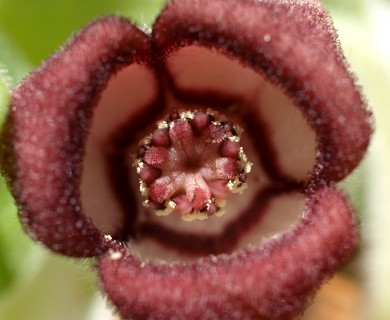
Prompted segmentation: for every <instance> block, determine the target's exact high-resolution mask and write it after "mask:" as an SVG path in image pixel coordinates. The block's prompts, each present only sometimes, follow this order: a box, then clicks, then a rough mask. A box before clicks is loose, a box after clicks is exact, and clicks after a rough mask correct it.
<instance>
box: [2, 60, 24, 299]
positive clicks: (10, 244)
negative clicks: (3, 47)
mask: <svg viewBox="0 0 390 320" xmlns="http://www.w3.org/2000/svg"><path fill="white" fill-rule="evenodd" d="M12 82H13V80H12V78H11V77H10V76H9V75H8V71H7V70H6V69H5V68H4V67H3V66H1V64H0V128H1V126H2V124H3V122H4V118H5V115H6V113H7V108H8V100H9V87H10V86H11V84H12ZM29 242H30V241H28V239H27V236H25V234H24V233H23V232H22V230H21V227H20V223H19V220H18V218H17V214H16V208H15V205H14V203H13V199H12V197H11V195H10V194H9V191H8V190H7V187H6V184H5V181H4V179H3V177H0V294H1V293H2V292H3V291H4V290H6V289H7V288H8V287H9V286H10V285H11V284H12V283H13V281H14V280H15V278H16V276H17V273H18V272H19V271H20V269H21V266H22V262H23V260H24V258H25V257H26V254H27V252H28V250H27V248H28V247H29V246H31V245H30V244H29Z"/></svg>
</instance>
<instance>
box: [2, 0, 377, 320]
mask: <svg viewBox="0 0 390 320" xmlns="http://www.w3.org/2000/svg"><path fill="white" fill-rule="evenodd" d="M371 122H372V120H371V114H370V111H369V110H368V109H367V106H366V102H365V100H364V97H363V96H362V94H361V91H360V89H359V87H358V86H357V85H356V82H355V79H354V76H353V75H352V74H351V73H350V72H349V69H348V65H347V64H346V62H345V59H344V56H343V53H342V51H341V49H340V47H339V44H338V42H337V36H336V34H335V30H334V27H333V25H332V22H331V19H330V17H329V15H328V13H327V11H326V10H325V9H324V8H323V6H322V5H321V4H320V3H319V2H318V1H300V0H285V1H278V0H267V1H266V0H256V1H255V0H172V1H169V2H168V4H167V5H166V7H165V8H164V9H163V10H162V12H161V13H160V15H159V16H158V17H157V19H156V21H155V23H154V25H153V29H152V32H151V34H147V33H145V32H143V31H141V30H140V29H139V28H137V27H136V26H135V25H134V24H132V23H131V22H130V21H128V20H127V19H125V18H122V17H117V16H110V17H102V18H100V19H98V20H96V21H94V22H92V23H90V24H88V25H87V26H85V27H84V28H82V29H81V30H80V31H79V32H78V33H77V34H76V35H75V36H74V37H73V38H72V39H71V40H70V41H69V42H68V43H67V44H66V45H64V47H63V48H61V49H60V50H59V51H58V52H57V53H55V54H53V55H52V56H51V57H50V58H48V59H47V60H46V61H45V62H44V63H43V64H42V66H41V67H39V68H38V69H37V70H35V71H34V72H32V73H31V74H30V75H29V76H27V77H26V78H25V79H24V80H23V81H22V82H21V83H20V84H19V85H18V86H16V87H15V88H14V89H13V91H12V98H11V102H10V109H9V114H8V118H7V121H6V124H5V126H4V129H3V131H2V136H1V137H2V138H1V139H2V140H1V167H2V172H3V174H4V176H5V177H6V178H7V181H8V183H9V187H10V190H11V191H12V194H13V196H14V198H15V201H16V203H17V206H18V210H19V217H20V220H21V223H22V224H23V226H24V229H25V230H26V232H27V233H28V234H29V235H30V236H31V238H32V239H33V240H34V241H37V242H39V243H42V244H43V245H45V246H46V247H48V248H49V249H51V250H53V251H54V252H57V253H60V254H63V255H67V256H70V257H75V258H80V257H84V258H85V257H94V258H95V260H94V261H95V266H96V269H97V272H98V274H99V277H100V287H101V290H102V291H103V292H104V294H105V295H106V296H107V297H108V299H109V300H110V301H111V303H112V304H113V305H114V306H115V308H116V310H117V311H118V312H119V313H120V315H121V316H122V317H123V318H124V319H189V320H193V319H273V320H277V319H296V318H298V317H300V316H301V315H302V313H303V312H304V310H305V308H306V307H307V306H308V304H309V303H310V302H311V300H312V298H313V296H314V294H315V292H316V290H317V289H318V288H319V286H320V285H321V284H322V283H323V282H324V281H325V280H327V279H329V278H330V277H331V276H332V275H333V274H334V273H335V272H336V271H337V270H339V269H340V268H341V267H342V266H343V265H344V264H345V263H346V262H348V261H350V259H351V258H352V257H353V255H354V253H355V251H356V248H357V245H358V241H359V240H358V238H359V237H358V230H357V229H358V227H357V226H358V221H357V218H356V216H355V214H354V212H353V209H352V207H351V205H350V203H349V201H348V198H347V197H346V196H345V195H343V193H342V192H341V191H340V190H339V189H338V187H337V186H336V184H337V182H339V181H341V180H342V179H343V178H345V177H346V176H347V175H348V174H349V173H350V172H351V171H352V170H353V169H354V168H355V167H356V166H357V165H358V164H359V162H360V161H361V159H362V157H363V156H364V154H365V152H366V149H367V146H368V143H369V139H370V136H371V133H372V126H371Z"/></svg>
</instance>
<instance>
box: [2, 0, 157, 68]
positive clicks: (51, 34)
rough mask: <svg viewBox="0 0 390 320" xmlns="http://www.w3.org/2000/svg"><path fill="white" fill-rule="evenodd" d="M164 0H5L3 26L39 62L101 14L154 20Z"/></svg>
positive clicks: (36, 63) (10, 37) (32, 59)
mask: <svg viewBox="0 0 390 320" xmlns="http://www.w3.org/2000/svg"><path fill="white" fill-rule="evenodd" d="M163 3H164V1H163V0H83V1H79V0H58V1H51V0H41V1H30V0H2V1H1V2H0V30H3V32H4V33H5V35H6V36H7V37H8V38H9V39H11V40H12V41H13V43H14V44H15V45H16V46H17V47H18V48H20V49H21V51H22V52H23V53H24V54H25V55H26V57H27V60H28V61H30V62H31V63H33V64H34V65H38V64H39V63H40V62H41V61H42V59H44V58H46V57H47V56H48V55H50V54H51V53H52V52H53V51H54V50H56V49H57V48H58V47H59V46H60V45H61V44H62V43H63V42H64V41H65V40H66V39H67V38H69V36H70V35H71V34H72V33H74V32H75V31H76V30H77V29H79V28H80V27H81V26H82V25H84V24H86V23H87V22H88V21H90V20H92V19H95V18H96V17H98V16H101V15H108V14H121V15H125V16H128V17H131V18H133V19H134V20H135V21H136V22H138V23H151V22H152V20H153V17H154V16H155V15H156V14H157V13H158V11H159V10H160V8H161V6H162V5H163Z"/></svg>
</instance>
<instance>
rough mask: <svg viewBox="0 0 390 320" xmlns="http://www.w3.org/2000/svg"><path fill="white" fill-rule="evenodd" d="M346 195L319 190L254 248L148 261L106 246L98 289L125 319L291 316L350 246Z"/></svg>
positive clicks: (353, 240)
mask: <svg viewBox="0 0 390 320" xmlns="http://www.w3.org/2000/svg"><path fill="white" fill-rule="evenodd" d="M356 226H357V221H356V220H355V216H354V214H353V212H352V209H351V207H350V205H349V203H348V200H347V199H346V198H345V197H344V196H343V195H341V194H340V193H339V192H338V191H337V190H335V189H334V188H324V189H322V190H319V191H318V192H317V193H315V194H314V195H313V196H309V197H308V199H307V202H306V209H305V211H304V214H303V217H302V220H301V221H300V223H299V224H298V225H297V226H296V227H294V228H293V229H292V230H291V231H289V232H288V233H286V234H285V235H283V236H282V237H279V238H276V239H273V240H270V241H269V242H268V243H266V244H265V245H264V246H263V247H261V248H256V249H248V250H240V251H238V252H236V253H234V254H232V255H220V256H217V257H216V256H209V257H207V258H203V259H201V260H198V261H197V262H194V263H191V264H167V263H166V264H149V263H147V262H143V261H142V260H140V259H138V258H136V257H134V256H133V255H131V254H129V252H128V250H127V249H125V248H121V247H120V246H119V245H118V246H117V247H113V248H111V249H110V250H109V251H107V253H105V254H104V255H103V256H102V257H101V258H100V261H99V268H100V276H101V280H102V283H103V290H104V291H105V292H106V293H107V294H108V296H109V298H110V299H111V300H112V301H113V302H114V304H115V305H116V306H117V307H118V309H119V311H120V313H121V315H122V316H123V317H125V318H131V319H192V320H194V319H273V320H276V319H293V318H295V317H296V316H298V315H299V314H301V313H302V312H303V310H304V309H305V307H306V306H307V304H308V303H309V302H310V299H311V297H312V295H313V294H314V292H315V291H316V289H317V288H318V286H319V285H320V284H321V283H322V282H323V281H324V280H325V279H327V278H328V277H330V276H331V275H332V274H333V273H334V272H335V270H337V269H338V268H339V267H340V266H341V265H342V264H343V263H345V262H346V261H348V260H349V259H350V258H351V256H352V254H353V253H354V251H355V248H356V245H357V241H358V236H357V228H356Z"/></svg>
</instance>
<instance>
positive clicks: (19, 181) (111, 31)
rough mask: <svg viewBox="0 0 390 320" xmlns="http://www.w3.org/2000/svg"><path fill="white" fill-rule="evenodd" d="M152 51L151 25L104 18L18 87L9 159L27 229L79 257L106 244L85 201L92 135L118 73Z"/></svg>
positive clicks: (6, 135)
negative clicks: (97, 110)
mask: <svg viewBox="0 0 390 320" xmlns="http://www.w3.org/2000/svg"><path fill="white" fill-rule="evenodd" d="M149 56H150V40H149V38H148V37H147V36H146V35H145V34H144V33H143V32H141V31H140V30H138V29H137V28H136V27H134V26H133V25H132V24H131V23H129V22H128V21H127V20H125V19H122V18H116V17H107V18H102V19H100V20H98V21H96V22H94V23H91V24H90V25H88V26H87V27H85V28H84V29H83V30H82V31H81V32H80V33H78V34H77V35H76V36H75V37H74V38H73V39H72V40H71V41H70V43H69V44H68V45H66V46H65V47H64V48H63V49H62V50H61V51H59V52H58V53H56V54H54V55H53V56H52V57H51V58H49V59H48V60H47V61H46V63H45V64H44V65H43V67H41V68H40V69H38V70H37V71H35V72H34V73H33V74H31V75H30V76H29V77H27V78H26V79H25V80H24V81H23V82H22V83H21V84H20V85H19V86H18V87H16V88H15V90H14V91H13V94H12V101H11V110H10V114H9V116H8V120H7V123H6V128H5V131H4V132H3V137H2V138H3V142H4V144H5V148H4V150H3V159H2V161H1V162H2V166H3V168H4V171H5V174H6V175H7V177H8V178H9V182H10V187H11V189H12V191H13V194H14V197H15V199H16V202H17V203H18V205H19V213H20V217H21V220H22V222H23V224H24V226H25V228H26V229H27V231H28V232H29V233H30V235H31V236H32V237H33V238H34V239H36V240H38V241H41V242H43V243H44V244H45V245H46V246H48V247H49V248H51V249H53V250H55V251H58V252H61V253H63V254H67V255H71V256H92V255H96V254H100V253H101V252H103V251H104V250H105V249H106V240H105V238H104V236H103V234H102V233H101V232H100V231H98V230H97V229H96V228H95V226H94V225H93V224H92V223H91V222H90V221H89V220H88V219H87V218H85V216H84V214H83V209H84V208H83V204H82V203H81V201H80V179H81V173H82V161H83V154H84V148H85V144H86V142H85V140H86V136H87V132H88V129H89V126H90V120H91V117H92V114H93V107H94V106H95V105H96V103H97V101H98V100H99V98H100V93H101V91H102V89H104V87H105V86H106V85H107V82H108V80H109V78H110V77H111V75H113V74H114V73H115V72H116V71H118V70H119V69H121V68H122V67H124V66H127V65H129V64H131V63H133V62H143V63H148V61H147V57H149Z"/></svg>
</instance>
